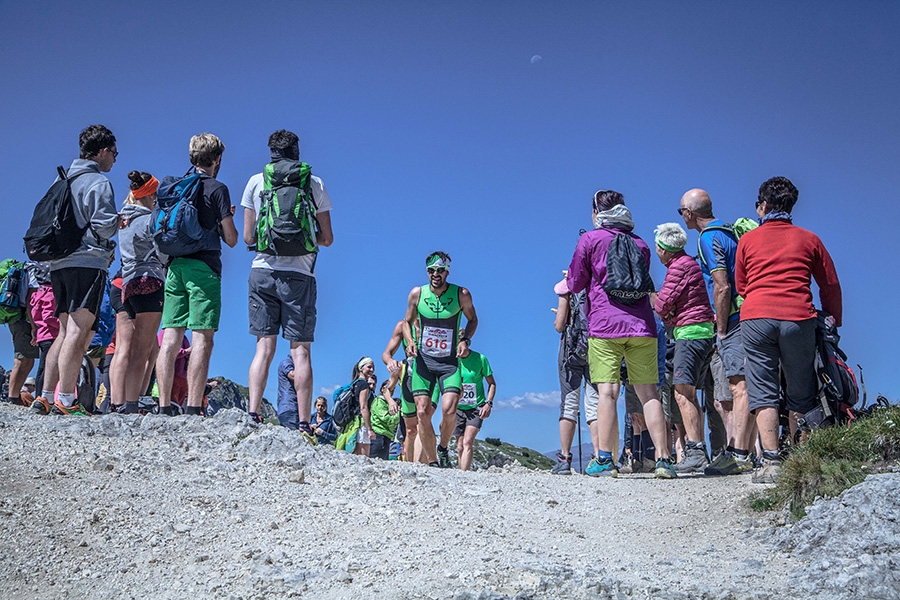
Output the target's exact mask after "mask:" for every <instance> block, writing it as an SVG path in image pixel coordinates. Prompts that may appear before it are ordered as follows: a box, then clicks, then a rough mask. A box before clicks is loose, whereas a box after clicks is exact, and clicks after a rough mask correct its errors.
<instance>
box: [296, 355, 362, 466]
mask: <svg viewBox="0 0 900 600" xmlns="http://www.w3.org/2000/svg"><path fill="white" fill-rule="evenodd" d="M310 345H311V344H310V342H291V356H292V357H293V359H294V390H296V392H297V414H298V415H300V421H301V422H303V421H309V416H310V405H311V403H312V388H313V372H312V358H311V356H310ZM366 456H368V453H367V454H366Z"/></svg>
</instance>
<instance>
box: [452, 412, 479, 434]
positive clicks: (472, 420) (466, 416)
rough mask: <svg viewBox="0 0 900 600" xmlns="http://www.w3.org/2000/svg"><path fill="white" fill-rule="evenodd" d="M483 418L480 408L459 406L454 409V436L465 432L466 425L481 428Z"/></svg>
mask: <svg viewBox="0 0 900 600" xmlns="http://www.w3.org/2000/svg"><path fill="white" fill-rule="evenodd" d="M483 421H484V419H482V418H481V408H480V407H478V408H467V409H466V410H463V409H461V408H457V409H456V429H454V430H453V435H454V437H461V436H462V435H463V434H464V433H465V432H466V427H475V428H476V429H481V424H482V422H483Z"/></svg>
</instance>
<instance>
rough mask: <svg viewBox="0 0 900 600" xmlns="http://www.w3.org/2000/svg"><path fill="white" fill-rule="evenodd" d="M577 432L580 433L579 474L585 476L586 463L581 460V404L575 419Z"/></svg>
mask: <svg viewBox="0 0 900 600" xmlns="http://www.w3.org/2000/svg"><path fill="white" fill-rule="evenodd" d="M575 419H576V425H575V431H576V432H577V433H578V473H579V475H584V461H583V460H582V458H581V404H580V403H579V406H578V414H577V415H576V417H575Z"/></svg>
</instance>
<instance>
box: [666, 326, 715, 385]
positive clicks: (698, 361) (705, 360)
mask: <svg viewBox="0 0 900 600" xmlns="http://www.w3.org/2000/svg"><path fill="white" fill-rule="evenodd" d="M713 342H714V340H713V338H707V339H705V340H675V359H674V362H673V365H674V373H673V376H672V383H673V384H674V385H692V386H694V387H695V388H699V387H703V379H704V377H705V376H706V370H707V369H708V368H709V357H710V355H711V354H712V351H713V347H714V344H713Z"/></svg>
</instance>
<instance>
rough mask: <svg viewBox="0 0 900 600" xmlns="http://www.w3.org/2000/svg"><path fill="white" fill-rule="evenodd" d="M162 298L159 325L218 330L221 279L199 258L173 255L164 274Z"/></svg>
mask: <svg viewBox="0 0 900 600" xmlns="http://www.w3.org/2000/svg"><path fill="white" fill-rule="evenodd" d="M165 290H166V300H165V304H163V314H162V323H161V327H162V328H163V329H170V328H173V327H183V328H185V329H190V330H191V331H197V330H203V329H212V330H213V331H216V330H217V329H219V317H220V316H221V314H222V278H221V277H219V276H218V275H216V274H215V272H213V270H212V269H211V268H210V267H209V265H207V264H206V263H205V262H203V261H202V260H197V259H195V258H181V257H179V258H176V259H174V260H173V261H172V264H171V265H169V273H168V274H167V275H166V288H165Z"/></svg>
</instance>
